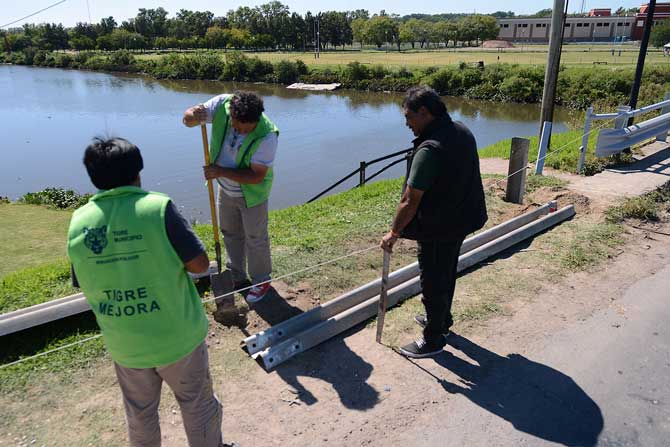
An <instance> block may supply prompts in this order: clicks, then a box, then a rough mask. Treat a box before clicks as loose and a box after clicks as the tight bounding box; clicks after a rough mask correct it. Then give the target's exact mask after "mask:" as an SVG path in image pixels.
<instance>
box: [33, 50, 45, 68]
mask: <svg viewBox="0 0 670 447" xmlns="http://www.w3.org/2000/svg"><path fill="white" fill-rule="evenodd" d="M46 57H47V52H46V51H44V50H39V51H36V52H35V55H34V56H33V64H34V65H44V60H45V59H46Z"/></svg>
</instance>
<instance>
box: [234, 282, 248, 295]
mask: <svg viewBox="0 0 670 447" xmlns="http://www.w3.org/2000/svg"><path fill="white" fill-rule="evenodd" d="M251 285H252V284H251V281H249V280H248V279H244V280H242V281H233V290H236V291H237V290H240V289H245V290H243V291H241V292H239V293H240V294H241V295H243V296H246V295H247V294H248V293H249V288H251Z"/></svg>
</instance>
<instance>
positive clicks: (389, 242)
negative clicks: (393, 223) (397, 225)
mask: <svg viewBox="0 0 670 447" xmlns="http://www.w3.org/2000/svg"><path fill="white" fill-rule="evenodd" d="M397 240H398V237H397V236H396V235H395V234H393V231H389V232H388V233H386V234H385V235H384V237H383V238H382V240H381V242H380V243H379V246H380V247H381V249H382V250H384V251H388V252H389V253H393V246H394V245H395V243H396V241H397Z"/></svg>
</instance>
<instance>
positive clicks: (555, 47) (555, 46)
mask: <svg viewBox="0 0 670 447" xmlns="http://www.w3.org/2000/svg"><path fill="white" fill-rule="evenodd" d="M565 9H566V0H554V10H553V12H552V14H551V35H550V37H549V54H548V55H547V67H546V69H545V71H544V89H543V91H542V114H541V115H540V132H541V131H542V126H543V124H544V122H545V121H549V122H553V120H554V98H555V97H556V81H557V80H558V70H559V68H560V65H561V49H562V47H563V30H564V23H565Z"/></svg>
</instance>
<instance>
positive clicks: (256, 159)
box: [203, 94, 279, 197]
mask: <svg viewBox="0 0 670 447" xmlns="http://www.w3.org/2000/svg"><path fill="white" fill-rule="evenodd" d="M228 97H230V95H227V94H223V95H219V96H215V97H213V98H212V99H210V100H209V101H207V102H205V103H204V104H203V105H204V106H205V110H206V111H207V122H208V123H211V122H213V121H214V114H215V113H216V111H217V109H218V108H219V107H220V106H221V105H222V104H223V102H224V101H225V100H226V98H228ZM246 136H247V134H241V133H238V132H236V131H235V129H234V128H233V127H232V126H231V127H230V132H228V133H227V134H226V138H224V140H223V143H222V144H221V151H220V152H219V155H218V156H217V157H216V160H214V163H215V164H216V165H218V166H221V167H222V168H237V154H238V152H239V150H240V147H241V146H242V143H243V142H244V139H245V138H246ZM278 142H279V138H278V136H277V134H276V133H274V132H272V133H270V134H268V135H267V136H266V137H265V138H263V139H262V140H261V142H260V143H259V145H258V150H256V152H254V154H253V155H252V156H251V163H254V164H259V165H263V166H267V167H268V168H270V167H272V164H273V163H274V160H275V154H276V153H277V143H278ZM217 181H218V182H219V185H221V188H223V190H224V192H225V193H226V194H227V195H228V196H230V197H242V196H243V194H242V188H241V187H240V184H239V183H237V182H235V181H233V180H230V179H228V178H225V177H219V178H217Z"/></svg>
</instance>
